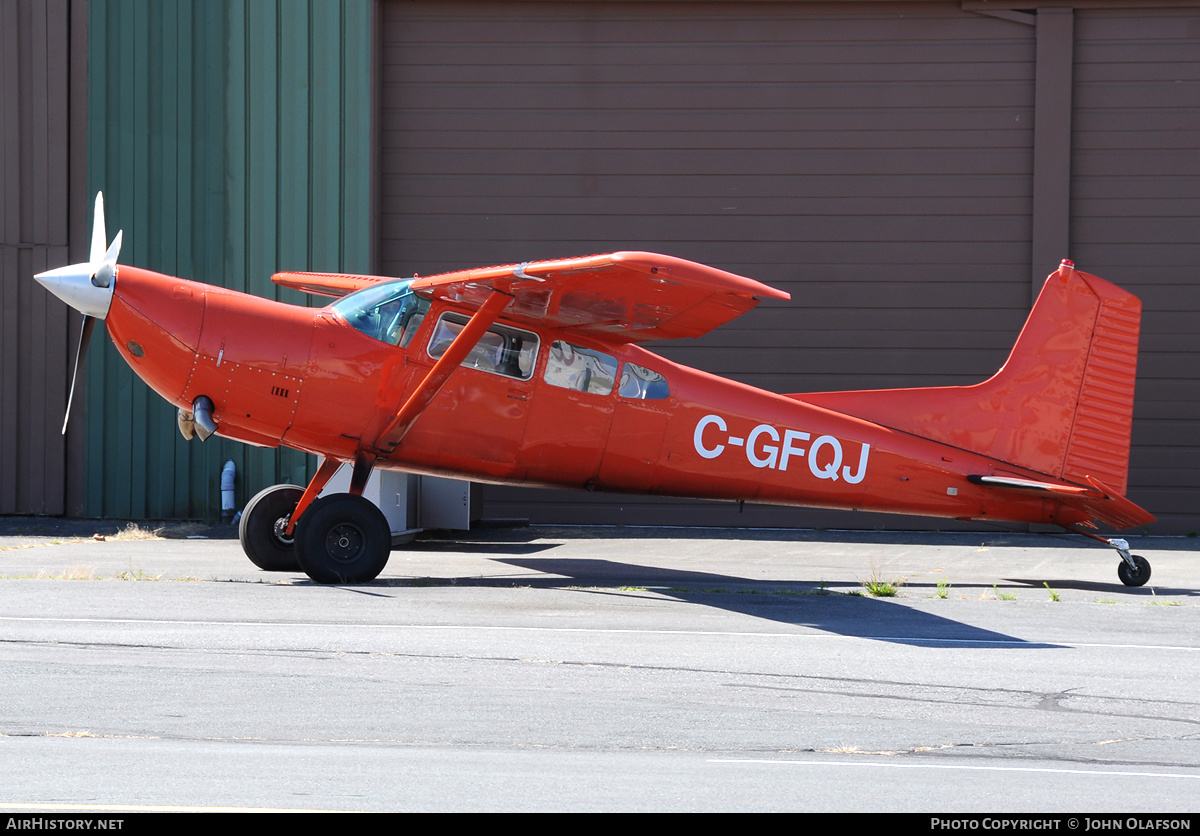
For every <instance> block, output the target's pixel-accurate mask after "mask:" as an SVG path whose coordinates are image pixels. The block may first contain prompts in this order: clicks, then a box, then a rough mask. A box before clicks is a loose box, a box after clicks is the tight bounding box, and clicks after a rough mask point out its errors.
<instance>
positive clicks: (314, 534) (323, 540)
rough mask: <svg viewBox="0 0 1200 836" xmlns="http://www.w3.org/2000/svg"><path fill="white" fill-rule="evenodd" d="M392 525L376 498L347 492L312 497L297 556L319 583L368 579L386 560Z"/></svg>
mask: <svg viewBox="0 0 1200 836" xmlns="http://www.w3.org/2000/svg"><path fill="white" fill-rule="evenodd" d="M391 551H392V530H391V526H390V525H388V521H387V518H386V517H384V516H383V512H382V511H380V510H379V509H378V508H377V507H375V505H374V504H373V503H371V502H370V501H368V500H366V499H363V498H362V497H361V496H355V495H353V494H348V493H339V494H333V495H332V496H326V497H323V498H321V499H318V500H316V501H314V502H313V504H312V505H310V506H308V510H306V511H305V512H304V515H303V516H302V517H300V521H299V522H298V523H297V524H296V557H297V559H298V560H299V562H300V568H301V569H303V570H304V572H305V574H307V575H308V576H309V577H310V578H312V579H313V580H314V581H316V582H317V583H351V584H357V583H368V582H370V581H373V580H375V578H376V577H377V576H378V575H379V573H380V572H382V571H383V567H384V566H386V565H387V562H388V557H389V556H390V554H391Z"/></svg>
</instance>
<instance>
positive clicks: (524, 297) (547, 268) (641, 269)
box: [272, 252, 791, 342]
mask: <svg viewBox="0 0 1200 836" xmlns="http://www.w3.org/2000/svg"><path fill="white" fill-rule="evenodd" d="M272 280H273V281H274V282H276V283H277V284H281V285H284V286H286V287H293V288H296V289H297V290H303V291H305V292H308V293H320V294H323V295H327V296H343V295H345V294H346V293H350V292H351V291H353V290H358V289H361V288H363V287H369V286H370V285H373V284H376V283H378V282H380V281H387V280H386V279H383V278H381V277H379V276H349V275H337V274H322V273H278V274H276V275H275V276H273V277H272ZM412 287H413V289H414V290H415V291H416V292H417V293H420V294H422V295H424V296H428V297H429V298H432V299H443V300H447V301H450V302H454V303H456V304H460V305H465V306H467V307H470V308H475V309H478V308H479V307H480V306H482V305H483V303H484V302H485V301H486V300H487V298H488V297H489V296H490V295H491V294H492V292H493V291H494V290H499V291H501V292H503V293H506V294H508V295H511V296H512V297H513V301H512V302H511V303H509V305H508V306H507V307H506V308H505V310H504V314H503V315H504V317H505V319H508V320H513V321H516V322H524V323H527V324H530V325H541V326H552V327H556V328H561V329H563V330H564V331H567V332H568V333H575V334H578V335H583V336H591V337H598V338H602V339H608V340H614V341H617V342H642V341H645V340H662V339H677V338H679V337H698V336H700V335H702V334H706V333H708V332H709V331H711V330H712V329H714V328H716V327H718V326H720V325H723V324H725V323H726V322H728V321H730V320H731V319H734V318H735V317H737V316H740V315H741V314H743V313H745V312H746V311H748V310H750V309H751V308H753V307H754V306H755V305H757V304H758V302H759V300H760V299H763V298H769V299H790V298H791V296H790V295H789V294H787V293H785V292H783V291H781V290H776V289H775V288H773V287H769V286H767V285H765V284H762V283H761V282H757V281H755V280H754V279H748V278H746V277H745V276H739V275H736V274H734V273H727V272H725V271H724V270H718V269H716V268H714V267H707V266H705V265H703V264H696V263H694V262H691V261H685V260H683V259H681V258H674V257H672V256H668V255H658V254H655V253H643V252H619V253H609V254H606V255H593V256H585V257H583V258H568V259H561V260H557V261H527V262H525V263H523V264H507V265H502V266H497V267H480V268H476V269H473V270H460V271H457V272H453V273H442V274H440V275H436V276H425V277H416V278H414V279H412Z"/></svg>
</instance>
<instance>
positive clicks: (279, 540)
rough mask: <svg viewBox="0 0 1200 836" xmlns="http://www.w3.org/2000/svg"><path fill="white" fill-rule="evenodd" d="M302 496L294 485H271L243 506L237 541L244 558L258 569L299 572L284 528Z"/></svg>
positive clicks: (300, 489) (293, 551)
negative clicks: (239, 542) (244, 554)
mask: <svg viewBox="0 0 1200 836" xmlns="http://www.w3.org/2000/svg"><path fill="white" fill-rule="evenodd" d="M303 495H304V488H301V487H297V486H296V485H273V486H271V487H269V488H267V489H266V490H264V491H260V492H259V493H257V494H255V496H254V498H253V499H251V500H250V502H249V503H247V505H246V510H245V511H243V512H242V520H241V522H240V523H239V524H238V539H239V540H240V541H241V543H242V551H244V552H245V553H246V557H248V558H250V562H251V563H253V564H254V565H255V566H257V567H258V568H259V569H262V570H264V571H266V572H295V571H296V570H297V569H299V568H300V564H299V562H297V560H296V550H295V548H294V547H293V543H292V538H291V537H289V536H288V535H287V524H288V518H289V517H291V515H292V511H294V510H296V503H298V502H299V501H300V497H301V496H303Z"/></svg>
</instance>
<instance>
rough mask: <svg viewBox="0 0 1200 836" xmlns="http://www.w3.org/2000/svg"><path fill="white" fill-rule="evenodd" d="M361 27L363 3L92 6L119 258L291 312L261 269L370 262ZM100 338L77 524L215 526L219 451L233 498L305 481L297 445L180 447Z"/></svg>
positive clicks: (97, 141)
mask: <svg viewBox="0 0 1200 836" xmlns="http://www.w3.org/2000/svg"><path fill="white" fill-rule="evenodd" d="M370 24H371V5H370V3H369V1H368V0H357V2H351V3H343V4H334V3H323V2H319V0H312V2H278V3H263V2H254V1H253V0H241V1H240V2H239V1H238V0H227V2H224V3H210V2H199V1H197V2H188V1H187V0H181V1H180V2H175V3H159V2H137V0H120V2H107V3H105V2H97V1H96V0H93V2H92V4H91V22H90V31H91V38H92V44H93V50H92V52H91V56H90V64H89V79H90V83H91V88H90V91H89V95H90V102H91V107H90V111H89V134H88V136H89V147H88V157H89V172H88V174H89V176H88V181H89V186H90V188H91V190H92V191H93V192H94V191H95V190H97V189H103V190H104V192H105V199H106V203H107V207H108V226H109V230H110V232H112V233H115V231H116V230H117V229H120V228H124V229H125V233H126V237H125V245H124V251H123V252H122V259H121V260H122V261H123V262H126V263H129V264H137V265H138V266H140V267H145V268H148V269H151V270H158V271H161V272H164V273H169V274H173V275H179V276H183V277H186V278H192V279H197V280H200V281H205V282H209V283H212V284H216V285H221V286H226V287H232V288H235V289H238V290H245V291H248V292H250V293H254V294H257V295H262V296H267V297H270V298H279V299H282V300H285V301H293V302H298V303H303V301H304V297H303V296H301V295H300V294H296V293H294V292H292V291H286V290H282V289H279V288H277V287H276V286H275V285H273V284H271V282H270V276H271V273H272V272H274V271H276V270H279V269H284V268H287V269H301V270H307V269H311V270H342V271H348V272H353V271H365V270H367V269H369V267H370V264H369V257H370V240H369V231H370V229H371V223H370V171H369V161H370V136H371V127H370V126H371V118H370V112H369V90H370V78H371V63H370V62H371V50H370V42H371V35H370ZM101 45H102V48H101ZM96 343H97V346H96V347H97V348H100V350H94V352H93V354H92V356H91V357H90V358H89V389H88V394H89V398H88V401H89V404H88V406H89V416H90V419H91V420H90V421H89V432H90V435H89V439H88V460H87V491H86V496H87V507H86V511H87V513H88V515H91V516H117V517H133V518H141V517H147V518H163V517H167V518H169V517H201V516H212V515H213V514H215V513H216V512H217V511H218V510H219V508H220V491H219V479H220V468H221V465H222V463H223V462H224V461H225V460H226V459H228V458H232V459H233V460H234V461H235V462H236V463H237V465H238V472H239V479H238V491H239V497H238V502H239V504H241V503H244V502H245V500H246V499H247V498H249V496H251V495H252V494H253V493H254V492H256V491H257V490H259V489H260V488H262V487H264V486H266V485H269V484H274V483H277V482H300V483H303V482H304V481H305V480H306V479H307V477H308V474H309V472H310V470H311V464H310V462H309V461H308V457H306V456H304V455H301V454H299V453H296V452H294V451H283V450H278V451H277V450H264V449H260V448H252V447H247V446H245V445H242V444H238V443H235V442H229V441H224V440H220V439H217V438H213V439H210V440H209V441H208V442H207V443H205V444H198V443H195V442H193V443H190V444H189V443H187V442H184V441H183V439H182V438H181V437H180V435H179V433H178V431H177V429H176V427H175V409H174V407H171V406H169V405H168V404H166V403H165V402H163V401H162V400H161V399H159V398H158V397H157V396H156V395H154V394H153V393H152V392H150V390H149V389H148V388H147V387H146V386H145V385H144V384H142V383H141V382H140V381H138V380H136V378H134V376H133V374H132V372H131V371H130V370H129V369H128V367H127V366H126V365H125V363H124V362H123V361H122V360H121V359H120V357H119V356H118V355H117V353H116V351H115V350H114V349H113V348H112V346H111V344H110V343H109V342H108V341H107V340H96Z"/></svg>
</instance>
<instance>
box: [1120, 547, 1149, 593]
mask: <svg viewBox="0 0 1200 836" xmlns="http://www.w3.org/2000/svg"><path fill="white" fill-rule="evenodd" d="M1133 562H1134V563H1136V564H1137V569H1136V570H1134V569H1130V568H1129V564H1128V563H1126V562H1125V561H1124V560H1122V561H1121V562H1120V563H1118V564H1117V577H1118V578H1120V579H1121V583H1123V584H1125V585H1126V586H1145V585H1146V581H1148V580H1150V561H1149V560H1147V559H1146V558H1144V557H1142V556H1141V555H1140V554H1135V555H1133Z"/></svg>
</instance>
